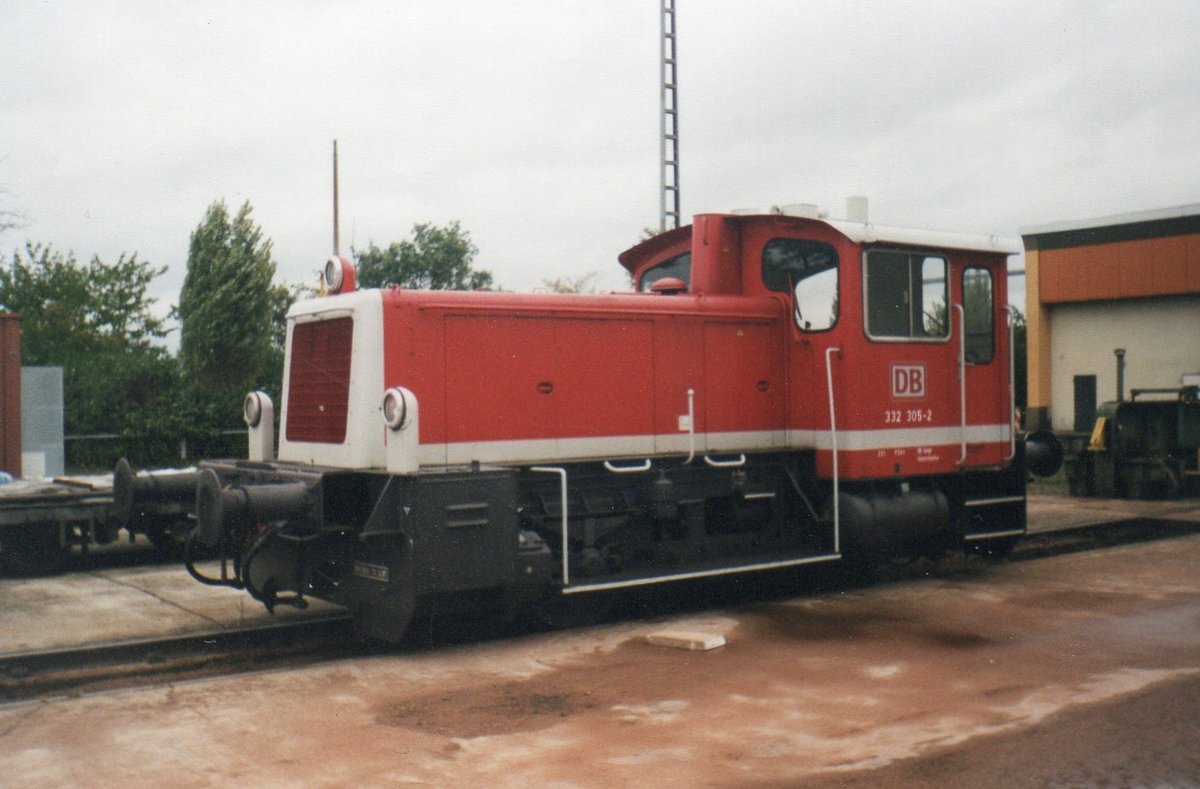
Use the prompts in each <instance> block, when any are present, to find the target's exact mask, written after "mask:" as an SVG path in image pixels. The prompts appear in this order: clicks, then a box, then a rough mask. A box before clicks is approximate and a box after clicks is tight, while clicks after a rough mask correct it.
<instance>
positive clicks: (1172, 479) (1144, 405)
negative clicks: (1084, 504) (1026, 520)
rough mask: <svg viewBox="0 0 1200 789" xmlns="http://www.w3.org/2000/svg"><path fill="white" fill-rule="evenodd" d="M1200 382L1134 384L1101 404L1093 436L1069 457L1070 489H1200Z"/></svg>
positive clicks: (1109, 494) (1119, 493)
mask: <svg viewBox="0 0 1200 789" xmlns="http://www.w3.org/2000/svg"><path fill="white" fill-rule="evenodd" d="M1198 394H1200V387H1197V386H1184V387H1181V388H1179V389H1134V390H1133V391H1132V392H1131V397H1130V399H1128V400H1118V401H1117V402H1108V403H1105V404H1103V405H1102V406H1100V408H1099V409H1098V411H1097V415H1096V423H1095V426H1094V427H1093V428H1092V435H1091V439H1090V440H1089V442H1088V443H1087V445H1086V446H1085V447H1083V448H1082V449H1081V451H1079V452H1078V453H1077V454H1075V455H1074V456H1073V457H1070V458H1068V461H1067V475H1068V480H1069V482H1070V487H1071V493H1072V494H1073V495H1076V496H1101V497H1106V498H1114V497H1118V498H1130V499H1149V498H1172V497H1175V496H1187V495H1196V494H1197V493H1200V396H1198Z"/></svg>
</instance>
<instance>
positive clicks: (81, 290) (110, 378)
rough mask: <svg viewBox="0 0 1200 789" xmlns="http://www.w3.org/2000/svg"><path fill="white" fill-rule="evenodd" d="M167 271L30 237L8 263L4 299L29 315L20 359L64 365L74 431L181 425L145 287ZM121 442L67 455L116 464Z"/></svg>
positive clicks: (2, 279)
mask: <svg viewBox="0 0 1200 789" xmlns="http://www.w3.org/2000/svg"><path fill="white" fill-rule="evenodd" d="M163 271H165V268H155V267H153V266H151V265H150V264H148V263H145V262H143V261H139V260H138V259H137V255H136V254H135V255H132V256H129V257H126V256H125V255H122V256H121V257H120V258H119V259H118V260H117V262H116V263H113V264H108V263H105V262H104V261H102V260H101V259H100V258H99V257H93V258H92V259H91V261H90V262H89V263H88V264H87V265H80V264H79V262H78V261H77V260H76V259H75V256H74V254H72V253H68V254H67V255H65V256H64V255H63V254H61V253H59V252H56V251H54V250H53V249H52V248H51V247H49V246H43V245H40V244H32V243H31V244H27V245H26V247H25V249H24V252H23V253H22V252H21V251H17V252H14V253H13V256H12V259H11V262H10V264H9V265H7V266H4V267H3V268H0V308H3V309H6V310H10V311H13V312H17V313H20V315H21V335H22V336H21V346H22V347H21V357H22V364H24V365H27V366H41V365H45V366H56V367H62V368H63V389H64V392H63V396H64V404H65V414H64V429H65V430H66V433H67V435H88V434H96V433H118V434H120V435H122V436H125V437H131V436H135V435H142V434H144V433H146V432H147V431H159V432H164V431H174V430H176V429H177V427H178V426H177V424H176V423H175V417H174V408H173V405H174V397H175V389H176V386H175V382H176V380H177V374H176V368H175V362H174V360H173V359H172V358H171V357H170V355H169V354H168V353H167V352H166V350H165V349H163V348H162V347H161V346H159V345H156V344H155V342H156V341H159V340H161V339H162V338H163V337H164V335H165V330H164V328H163V323H162V321H161V320H160V319H159V318H157V317H155V316H154V314H153V313H152V307H153V305H154V301H155V300H154V299H153V298H150V297H149V296H147V293H146V291H147V288H148V287H149V285H150V283H151V282H152V281H153V280H154V278H155V277H157V276H159V275H160V274H162V273H163ZM71 448H72V449H76V448H75V447H71ZM119 451H120V450H119V448H117V447H115V446H114V445H113V444H111V443H109V444H105V445H99V444H91V445H87V446H83V445H81V446H80V447H78V451H75V452H73V454H72V456H71V457H69V458H68V462H69V463H70V464H71V465H72V467H79V466H84V467H90V468H105V467H108V468H111V467H112V464H113V462H115V460H116V454H119ZM114 453H116V454H114ZM134 454H137V453H134ZM156 457H157V456H156Z"/></svg>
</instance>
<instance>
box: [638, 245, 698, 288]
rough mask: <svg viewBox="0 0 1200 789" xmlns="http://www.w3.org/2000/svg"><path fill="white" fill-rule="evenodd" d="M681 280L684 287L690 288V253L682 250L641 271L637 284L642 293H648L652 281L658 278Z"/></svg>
mask: <svg viewBox="0 0 1200 789" xmlns="http://www.w3.org/2000/svg"><path fill="white" fill-rule="evenodd" d="M668 277H670V278H672V279H678V280H682V281H683V284H684V288H685V289H687V288H690V287H691V284H692V253H691V252H684V253H683V254H682V255H676V256H675V257H673V258H671V259H670V260H665V261H663V262H662V263H658V264H656V265H654V266H651V267H650V268H648V269H646V271H645V272H643V273H642V281H641V282H640V283H639V285H638V290H640V291H641V292H642V293H649V292H650V289H651V288H653V287H654V283H655V282H658V281H659V280H660V279H667V278H668Z"/></svg>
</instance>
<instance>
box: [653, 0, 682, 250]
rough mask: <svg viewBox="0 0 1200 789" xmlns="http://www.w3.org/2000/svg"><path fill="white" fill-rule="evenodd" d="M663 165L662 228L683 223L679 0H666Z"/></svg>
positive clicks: (675, 226) (664, 10)
mask: <svg viewBox="0 0 1200 789" xmlns="http://www.w3.org/2000/svg"><path fill="white" fill-rule="evenodd" d="M661 53H662V70H661V74H662V82H661V85H660V89H661V94H662V126H661V129H662V146H661V151H662V157H661V159H662V169H661V171H660V172H661V179H660V182H659V183H660V186H661V189H660V195H661V204H660V206H661V210H660V212H659V228H658V229H659V231H661V232H665V231H667V230H668V229H673V228H677V227H679V84H678V83H679V80H678V76H679V75H678V71H677V63H676V50H675V0H662V49H661Z"/></svg>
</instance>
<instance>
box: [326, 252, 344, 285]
mask: <svg viewBox="0 0 1200 789" xmlns="http://www.w3.org/2000/svg"><path fill="white" fill-rule="evenodd" d="M325 288H326V289H327V290H328V291H329V292H331V293H337V292H338V291H339V290H341V288H342V259H341V258H339V257H338V256H337V255H333V256H331V257H330V258H329V260H326V261H325Z"/></svg>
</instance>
